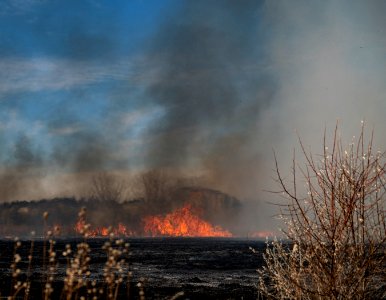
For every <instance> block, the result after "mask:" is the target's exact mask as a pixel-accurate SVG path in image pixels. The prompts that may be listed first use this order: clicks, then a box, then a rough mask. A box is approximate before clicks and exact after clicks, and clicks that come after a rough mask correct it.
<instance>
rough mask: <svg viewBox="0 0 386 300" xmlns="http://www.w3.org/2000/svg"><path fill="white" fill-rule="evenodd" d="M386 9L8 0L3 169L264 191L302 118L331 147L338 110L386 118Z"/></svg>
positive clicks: (352, 128) (0, 108) (349, 129)
mask: <svg viewBox="0 0 386 300" xmlns="http://www.w3.org/2000/svg"><path fill="white" fill-rule="evenodd" d="M385 14H386V5H385V4H384V2H383V1H377V0H371V1H339V2H338V1H304V0H298V1H279V0H278V1H255V0H245V1H231V0H223V1H220V0H207V1H206V0H195V1H184V0H162V1H161V0H157V1H156V0H154V1H151V0H121V1H118V0H110V1H107V0H105V1H103V0H4V1H1V2H0V28H1V29H0V142H1V146H2V149H1V153H0V162H1V167H2V170H3V173H6V172H7V170H9V169H12V168H18V167H28V169H33V168H38V169H40V170H42V169H44V171H42V172H40V173H39V176H42V177H45V178H47V177H50V175H51V174H53V173H67V174H71V173H78V172H94V171H99V170H123V171H124V170H135V169H146V168H158V167H163V168H164V167H166V168H172V169H179V170H180V169H184V170H192V169H195V170H199V171H200V172H201V173H204V174H206V176H207V177H208V185H211V186H214V187H215V188H219V189H222V190H225V191H227V192H230V193H232V194H236V195H241V196H245V197H256V198H259V199H261V198H265V197H266V195H263V194H262V192H261V190H263V189H265V190H266V189H269V187H270V186H271V185H272V183H271V181H270V176H267V174H270V170H271V168H272V164H273V162H272V155H271V153H272V152H271V149H272V148H275V149H276V150H277V151H278V155H279V157H285V158H284V164H285V163H286V162H289V160H290V158H288V157H287V156H288V155H287V154H288V153H289V152H291V151H292V150H291V149H292V148H293V147H294V146H295V145H296V142H294V141H296V135H294V132H295V130H296V131H298V132H299V133H300V134H301V135H302V137H303V138H304V139H305V140H306V142H307V141H308V144H309V145H310V146H313V147H314V148H316V149H318V148H317V147H318V145H319V137H320V135H321V134H322V132H323V130H324V128H325V127H327V128H330V127H334V126H335V123H336V121H337V120H340V122H341V123H342V125H343V126H342V127H343V128H344V130H345V132H343V133H344V134H345V135H347V136H351V134H353V133H355V132H356V131H357V130H356V129H357V128H358V124H360V121H361V120H362V119H365V120H367V122H368V123H370V126H374V127H375V128H379V129H378V131H379V132H382V130H383V128H384V126H385V125H386V122H385V121H384V119H385V118H384V112H385V111H386V101H385V98H386V89H385V86H386V76H385V73H386V71H385V70H386V32H385V30H386V21H385V18H384V15H385ZM384 142H385V139H384V137H382V135H380V144H381V145H382V143H384ZM27 173H28V172H27ZM34 174H35V173H34ZM42 174H43V175H42ZM43 179H44V178H43ZM42 189H43V188H42Z"/></svg>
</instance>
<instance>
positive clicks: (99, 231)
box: [74, 219, 134, 237]
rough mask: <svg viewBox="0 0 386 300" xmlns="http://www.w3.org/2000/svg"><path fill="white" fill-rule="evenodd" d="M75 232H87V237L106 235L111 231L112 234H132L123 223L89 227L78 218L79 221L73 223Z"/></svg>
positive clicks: (125, 235)
mask: <svg viewBox="0 0 386 300" xmlns="http://www.w3.org/2000/svg"><path fill="white" fill-rule="evenodd" d="M74 230H75V232H76V233H77V234H84V233H87V236H88V237H106V236H108V235H109V234H110V233H113V234H114V236H124V237H128V236H133V235H134V233H133V232H132V231H130V230H128V229H127V228H126V226H125V225H123V224H122V223H119V224H118V226H117V227H112V228H111V227H110V228H107V227H96V228H91V227H90V225H89V224H86V222H85V220H83V219H79V221H78V222H77V223H76V224H75V228H74Z"/></svg>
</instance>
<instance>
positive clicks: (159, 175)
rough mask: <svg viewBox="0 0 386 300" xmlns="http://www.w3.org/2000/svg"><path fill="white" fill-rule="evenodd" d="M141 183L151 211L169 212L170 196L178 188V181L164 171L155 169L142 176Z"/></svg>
mask: <svg viewBox="0 0 386 300" xmlns="http://www.w3.org/2000/svg"><path fill="white" fill-rule="evenodd" d="M139 183H140V185H141V190H142V194H143V198H144V200H145V202H146V203H147V205H148V208H149V209H150V210H153V211H154V212H160V211H162V210H168V208H169V206H170V204H171V203H170V196H171V193H172V191H173V190H174V189H175V188H176V180H175V178H173V177H172V176H171V175H170V174H168V173H167V172H166V171H164V170H159V169H153V170H149V171H146V172H144V173H142V174H141V175H140V178H139Z"/></svg>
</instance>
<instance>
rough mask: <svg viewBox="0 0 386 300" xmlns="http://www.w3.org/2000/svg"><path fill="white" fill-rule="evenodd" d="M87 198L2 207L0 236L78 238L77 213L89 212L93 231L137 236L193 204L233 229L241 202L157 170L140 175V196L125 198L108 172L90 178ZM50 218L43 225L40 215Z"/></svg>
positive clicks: (122, 185)
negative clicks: (52, 231)
mask: <svg viewBox="0 0 386 300" xmlns="http://www.w3.org/2000/svg"><path fill="white" fill-rule="evenodd" d="M90 182H91V184H90V188H89V189H88V192H87V196H84V197H82V198H75V197H62V198H55V199H42V200H39V201H15V202H5V203H2V204H0V235H1V236H3V237H6V236H18V237H29V236H30V232H31V231H32V230H33V231H35V232H36V234H37V235H39V236H42V235H43V233H44V230H45V228H44V227H45V226H46V227H48V228H54V227H58V228H59V229H60V234H61V236H63V237H66V236H67V237H68V236H74V235H75V234H76V232H75V231H74V226H75V224H76V223H77V221H78V220H79V216H78V213H79V211H81V209H82V208H84V209H85V210H86V211H87V220H85V221H87V223H89V224H90V226H93V227H109V226H112V227H115V226H118V224H124V226H126V227H127V228H130V230H131V232H132V233H135V235H139V236H141V235H143V234H144V233H143V228H142V226H143V224H142V223H143V218H144V217H146V216H149V215H162V214H165V213H168V212H170V211H172V210H175V209H178V208H180V207H182V206H183V205H185V204H190V205H191V206H192V207H194V208H195V210H196V211H198V212H199V213H200V216H201V217H202V218H204V219H205V220H207V221H209V222H211V223H213V224H216V225H220V226H225V227H229V226H231V227H232V222H230V221H229V220H230V219H232V220H234V223H236V222H237V217H238V214H239V213H240V211H241V208H242V204H241V202H240V201H239V200H238V199H237V198H235V197H232V196H229V195H227V194H225V193H222V192H219V191H216V190H212V189H208V188H203V187H198V186H184V185H182V181H180V180H179V181H178V182H177V181H175V180H172V179H171V178H170V177H167V176H166V175H165V174H164V173H162V172H159V171H149V172H146V173H144V174H142V175H141V176H140V177H139V183H140V185H142V186H141V188H140V191H138V192H137V194H138V195H136V197H133V196H132V198H126V195H125V187H126V186H125V184H127V183H126V182H125V181H124V180H122V179H120V178H119V177H117V176H116V175H113V174H109V173H105V172H104V173H99V174H97V175H95V176H93V177H92V178H91V181H90ZM44 212H48V214H49V216H50V218H49V219H48V220H47V224H43V222H42V220H41V216H42V215H43V214H44Z"/></svg>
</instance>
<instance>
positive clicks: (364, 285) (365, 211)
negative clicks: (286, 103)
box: [259, 126, 386, 299]
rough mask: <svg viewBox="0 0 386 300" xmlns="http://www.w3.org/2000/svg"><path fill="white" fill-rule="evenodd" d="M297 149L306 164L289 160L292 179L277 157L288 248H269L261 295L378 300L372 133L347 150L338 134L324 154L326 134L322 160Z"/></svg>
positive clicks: (382, 168)
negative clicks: (291, 162) (280, 165)
mask: <svg viewBox="0 0 386 300" xmlns="http://www.w3.org/2000/svg"><path fill="white" fill-rule="evenodd" d="M299 143H300V146H301V149H302V155H303V157H304V158H305V164H304V165H302V166H301V165H298V164H297V163H296V161H295V155H294V159H293V165H292V170H291V176H290V180H286V179H285V178H284V176H283V175H282V172H281V171H280V170H279V167H278V162H277V159H276V156H275V163H276V175H277V182H278V185H279V187H280V190H279V191H278V193H280V194H281V195H283V196H284V197H285V199H286V203H285V204H283V205H280V216H281V218H282V219H283V221H284V222H285V225H286V230H284V231H283V233H284V235H285V237H286V239H288V241H285V242H283V241H278V240H274V241H272V242H267V249H266V252H265V255H264V259H265V263H266V265H265V267H264V268H262V269H261V270H259V274H260V281H259V289H260V291H261V293H262V294H263V295H264V296H266V297H267V298H274V299H284V298H285V299H381V298H382V299H384V298H385V297H386V265H385V249H386V247H385V240H386V235H385V230H386V221H385V192H386V185H385V184H386V176H385V172H386V164H385V155H384V153H381V152H379V151H378V152H377V151H374V149H373V134H371V136H370V138H369V139H368V140H366V139H365V136H364V127H363V126H362V129H361V132H360V136H359V138H358V140H357V142H356V143H351V144H350V145H349V146H348V147H347V149H345V148H344V147H343V145H342V144H343V143H342V141H341V139H340V138H339V137H338V128H337V127H336V128H335V132H334V137H333V139H332V146H331V147H330V149H329V148H328V145H327V143H326V133H325V135H324V141H323V153H322V154H321V155H320V157H319V156H318V157H316V156H315V155H313V154H311V153H309V152H307V151H306V149H305V147H304V145H303V144H302V141H301V140H300V139H299ZM301 182H302V185H301V186H300V183H301ZM303 184H304V185H305V188H303Z"/></svg>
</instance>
